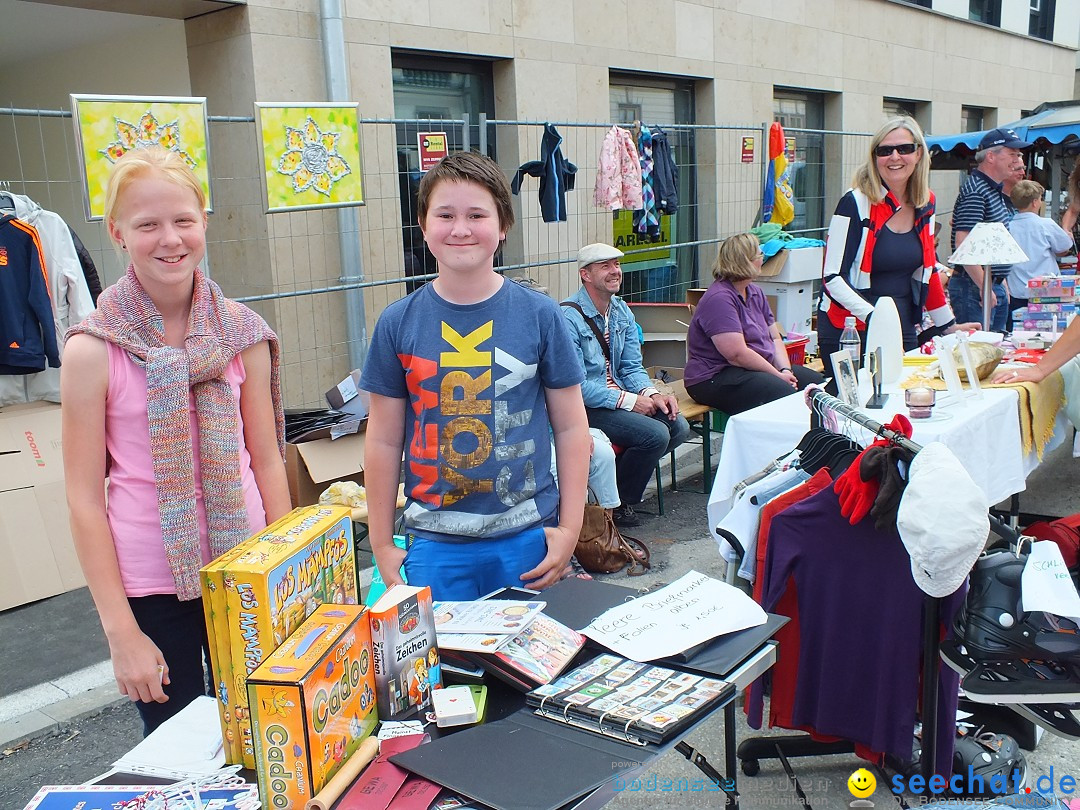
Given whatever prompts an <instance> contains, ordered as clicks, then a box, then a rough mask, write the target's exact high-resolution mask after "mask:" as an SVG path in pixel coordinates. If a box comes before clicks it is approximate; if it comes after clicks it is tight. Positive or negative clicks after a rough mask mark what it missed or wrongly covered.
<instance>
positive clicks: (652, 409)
mask: <svg viewBox="0 0 1080 810" xmlns="http://www.w3.org/2000/svg"><path fill="white" fill-rule="evenodd" d="M633 412H634V413H641V414H644V415H645V416H652V415H653V414H654V413H656V400H654V399H653V398H652V397H643V396H641V395H640V394H638V398H637V399H635V400H634V408H633Z"/></svg>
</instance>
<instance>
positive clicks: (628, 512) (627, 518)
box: [611, 503, 641, 529]
mask: <svg viewBox="0 0 1080 810" xmlns="http://www.w3.org/2000/svg"><path fill="white" fill-rule="evenodd" d="M611 518H612V520H614V521H615V525H616V526H618V527H619V528H620V529H632V528H634V527H635V526H640V525H641V518H639V517H638V516H637V514H636V513H635V512H634V508H633V507H632V506H630V505H629V504H625V503H624V504H619V505H618V506H616V507H615V508H614V509H612V510H611Z"/></svg>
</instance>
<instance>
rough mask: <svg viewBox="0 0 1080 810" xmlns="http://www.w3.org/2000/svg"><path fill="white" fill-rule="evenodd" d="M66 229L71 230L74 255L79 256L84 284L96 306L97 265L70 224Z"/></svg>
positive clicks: (99, 293)
mask: <svg viewBox="0 0 1080 810" xmlns="http://www.w3.org/2000/svg"><path fill="white" fill-rule="evenodd" d="M68 231H70V232H71V242H72V244H74V245H75V255H76V256H78V257H79V264H80V265H81V266H82V272H83V278H85V279H86V286H87V287H89V288H90V300H91V301H93V302H94V306H95V307H96V306H97V300H98V296H99V295H101V278H100V277H99V276H98V271H97V267H96V266H95V265H94V259H93V257H91V255H90V251H89V250H87V249H86V245H84V244H83V243H82V240H81V239H80V238H79V235H78V234H77V233H75V231H72V230H71V226H70V225H69V226H68Z"/></svg>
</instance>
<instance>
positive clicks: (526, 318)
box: [360, 280, 584, 541]
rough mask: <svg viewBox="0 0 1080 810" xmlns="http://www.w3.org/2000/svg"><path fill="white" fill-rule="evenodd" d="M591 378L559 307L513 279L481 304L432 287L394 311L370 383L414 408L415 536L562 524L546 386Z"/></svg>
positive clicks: (368, 374)
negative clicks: (556, 521) (455, 300)
mask: <svg viewBox="0 0 1080 810" xmlns="http://www.w3.org/2000/svg"><path fill="white" fill-rule="evenodd" d="M583 377H584V374H583V372H582V369H581V364H580V363H579V362H578V359H577V355H576V353H575V351H574V345H573V343H572V341H571V339H570V333H569V331H568V329H567V327H566V323H565V320H564V319H563V316H562V313H561V312H559V307H558V305H557V304H556V303H555V302H554V301H553V300H552V299H551V298H549V297H547V296H546V295H545V294H543V293H540V292H536V291H534V290H529V289H526V288H525V287H522V286H521V285H520V284H516V283H514V282H513V281H509V280H505V281H504V282H503V285H502V287H501V288H500V289H499V291H498V292H497V293H495V294H494V295H493V296H491V297H490V298H488V299H487V300H486V301H482V302H480V303H479V304H465V305H462V304H452V303H450V302H448V301H446V300H444V299H443V298H440V297H439V295H438V293H436V292H435V287H434V285H433V284H427V285H425V286H423V287H421V288H420V289H419V290H417V291H416V292H414V293H412V294H411V295H408V296H406V297H405V298H403V299H401V300H400V301H395V302H394V303H393V304H391V305H390V306H388V307H387V308H386V309H385V310H384V311H383V313H382V315H381V317H380V318H379V322H378V324H377V325H376V327H375V334H374V335H373V336H372V339H371V349H370V351H369V352H368V357H367V362H366V363H365V365H364V373H363V376H362V377H361V380H360V385H361V387H362V388H364V389H365V390H367V391H370V392H372V393H374V394H380V395H382V396H387V397H394V398H396V399H406V400H408V405H407V409H406V413H405V494H406V496H407V498H408V503H407V505H406V508H405V525H406V527H407V528H409V529H411V530H413V531H416V532H421V533H423V534H425V535H433V536H435V537H436V539H442V540H449V541H454V540H458V541H462V540H472V539H477V538H496V537H505V536H508V535H513V534H517V533H519V532H521V531H523V530H525V529H528V528H530V527H533V526H536V525H538V524H541V523H546V522H549V521H551V520H553V519H555V518H556V516H557V510H558V502H559V493H558V489H557V488H556V485H555V481H554V479H553V478H552V476H551V469H550V468H551V444H550V442H549V439H548V427H549V424H550V422H549V419H548V414H547V404H546V401H545V399H544V389H545V388H568V387H570V386H573V385H579V384H580V383H581V381H582V379H583Z"/></svg>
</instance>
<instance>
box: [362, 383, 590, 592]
mask: <svg viewBox="0 0 1080 810" xmlns="http://www.w3.org/2000/svg"><path fill="white" fill-rule="evenodd" d="M544 396H545V398H546V399H547V409H548V415H549V416H550V418H551V430H552V433H553V434H554V436H555V465H556V469H557V470H558V472H559V525H558V526H556V527H554V528H545V529H544V536H545V538H546V540H547V554H546V555H545V556H544V559H543V560H541V561H540V564H539V565H538V566H536V568H533V569H532V570H531V571H526V572H525V573H524V574H522V575H521V579H522V580H523V581H524V582H525V585H526V587H529V588H537V589H543V588H546V587H548V586H549V585H554V584H555V583H556V582H558V581H559V578H560V577H561V576H562V573H563V571H564V570H565V569H566V564H567V563H568V562H569V561H570V557H571V555H573V553H574V548H575V547H576V546H577V540H578V535H580V534H581V520H582V517H583V516H584V514H585V493H586V490H587V488H588V484H589V447H590V441H591V440H590V437H589V420H588V419H587V418H586V417H585V405H584V403H583V402H582V400H581V387H580V386H577V385H573V386H570V387H569V388H545V389H544ZM373 545H374V544H373Z"/></svg>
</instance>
